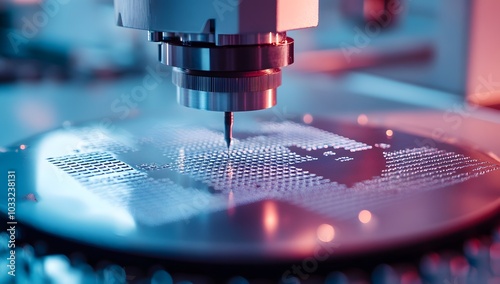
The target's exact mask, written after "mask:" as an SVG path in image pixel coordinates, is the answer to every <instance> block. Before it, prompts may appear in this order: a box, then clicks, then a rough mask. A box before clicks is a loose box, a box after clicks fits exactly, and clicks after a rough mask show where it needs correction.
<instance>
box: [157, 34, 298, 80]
mask: <svg viewBox="0 0 500 284" xmlns="http://www.w3.org/2000/svg"><path fill="white" fill-rule="evenodd" d="M293 45H294V42H293V39H292V38H289V37H287V38H286V40H284V41H283V42H281V43H277V44H262V45H229V46H216V45H211V44H201V43H197V44H194V43H192V44H191V45H188V44H186V43H184V44H183V43H182V42H181V41H175V40H172V41H167V42H162V43H161V44H160V51H159V54H160V61H161V62H162V63H163V64H166V65H169V66H173V67H179V68H182V69H189V70H199V71H216V72H238V71H256V70H264V69H275V68H281V67H285V66H288V65H290V64H292V63H293V60H294V54H293Z"/></svg>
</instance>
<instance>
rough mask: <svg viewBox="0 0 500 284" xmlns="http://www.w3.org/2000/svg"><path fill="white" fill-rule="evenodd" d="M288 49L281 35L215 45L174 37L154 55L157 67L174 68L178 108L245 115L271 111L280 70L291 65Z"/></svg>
mask: <svg viewBox="0 0 500 284" xmlns="http://www.w3.org/2000/svg"><path fill="white" fill-rule="evenodd" d="M204 40H207V41H204ZM215 41H217V42H215ZM293 44H294V42H293V39H291V38H289V37H286V34H285V33H266V34H251V35H219V37H218V38H217V39H216V40H214V39H213V37H207V36H203V35H199V36H197V35H192V34H188V35H187V34H179V35H171V36H170V37H169V38H168V39H166V40H165V38H164V40H163V41H162V42H161V44H160V50H159V55H160V61H161V62H162V63H164V64H166V65H169V66H173V67H174V68H173V72H172V82H173V83H174V84H175V85H176V86H177V101H178V102H179V104H181V105H184V106H186V107H192V108H198V109H203V110H212V111H224V112H234V111H250V110H260V109H266V108H270V107H272V106H274V105H276V102H277V98H276V97H277V88H278V87H279V86H280V85H281V69H280V68H282V67H285V66H288V65H290V64H292V63H293V59H294V58H293Z"/></svg>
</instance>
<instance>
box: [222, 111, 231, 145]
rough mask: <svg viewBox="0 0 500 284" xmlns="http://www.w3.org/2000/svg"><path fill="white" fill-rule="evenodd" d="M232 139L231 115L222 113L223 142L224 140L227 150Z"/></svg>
mask: <svg viewBox="0 0 500 284" xmlns="http://www.w3.org/2000/svg"><path fill="white" fill-rule="evenodd" d="M231 139H233V113H232V112H224V140H226V145H227V149H229V146H230V145H231Z"/></svg>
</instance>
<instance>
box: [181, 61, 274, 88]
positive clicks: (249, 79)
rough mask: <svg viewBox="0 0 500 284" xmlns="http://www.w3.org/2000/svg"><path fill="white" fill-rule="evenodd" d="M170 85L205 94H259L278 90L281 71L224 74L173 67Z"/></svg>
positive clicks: (268, 70) (269, 70)
mask: <svg viewBox="0 0 500 284" xmlns="http://www.w3.org/2000/svg"><path fill="white" fill-rule="evenodd" d="M172 83H174V85H176V86H177V87H180V88H184V89H190V90H197V91H205V92H222V93H231V92H259V91H267V90H269V89H275V88H278V87H279V86H280V85H281V70H280V69H277V68H276V69H267V70H261V71H251V72H230V73H228V74H225V72H224V73H222V72H219V73H217V72H215V73H214V72H207V71H201V72H200V71H191V70H185V69H180V68H175V67H174V68H173V72H172Z"/></svg>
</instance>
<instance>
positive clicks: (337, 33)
mask: <svg viewBox="0 0 500 284" xmlns="http://www.w3.org/2000/svg"><path fill="white" fill-rule="evenodd" d="M499 10H500V4H499V2H498V1H495V0H483V1H468V0H440V1H435V0H418V1H416V0H414V1H412V0H321V1H320V24H319V26H318V27H317V28H313V29H305V30H298V31H292V32H290V33H289V36H291V37H293V38H294V39H295V42H296V60H295V64H294V65H292V66H291V67H287V68H285V69H284V70H285V72H284V74H285V75H284V83H283V86H282V87H280V89H279V93H280V95H279V103H278V106H277V107H276V108H274V109H272V110H266V111H264V112H271V113H274V114H276V115H284V114H286V113H298V114H300V113H309V112H313V110H314V112H315V114H318V115H326V116H345V115H347V116H349V115H351V116H352V117H354V118H356V117H357V116H359V115H360V113H369V112H377V113H384V114H387V113H388V112H390V111H401V110H402V111H404V112H405V113H407V112H406V110H407V109H413V108H421V107H424V108H431V109H436V108H437V109H441V110H445V111H446V110H449V111H450V112H451V114H450V115H449V117H447V118H445V119H443V118H439V119H438V120H439V121H441V122H443V120H448V124H452V123H450V121H451V122H458V121H459V120H460V121H461V120H462V119H463V118H465V116H467V117H469V116H471V113H475V112H477V111H478V109H481V115H483V116H484V115H485V116H487V117H488V118H487V119H486V120H488V121H491V120H492V119H491V117H492V116H493V117H495V116H496V115H495V112H494V111H492V110H484V111H483V108H482V107H483V106H486V107H491V109H494V108H498V105H499V104H500V95H499V94H500V74H499V73H500V70H499V69H500V68H499V67H498V63H500V53H499V52H497V50H500V40H498V37H497V36H495V32H496V29H495V27H498V25H499V24H500V23H499V21H500V20H498V19H497V18H498V17H496V16H495V12H496V11H499ZM229 12H230V11H229ZM115 24H116V20H115V16H114V11H113V1H111V0H87V1H75V0H0V37H1V38H2V40H1V41H0V108H1V111H0V116H1V117H0V119H1V120H2V121H3V123H2V128H3V130H4V133H6V134H4V135H1V136H0V145H1V146H5V145H7V144H9V143H12V142H14V141H18V140H19V139H21V138H23V137H27V136H29V135H33V134H35V133H39V132H43V131H47V130H49V129H52V128H55V127H59V126H61V125H63V124H71V123H75V122H81V121H87V120H92V119H108V118H109V119H115V118H116V117H119V118H120V119H125V118H130V117H132V116H133V115H139V114H143V113H147V114H158V115H167V114H169V115H179V116H184V115H186V116H187V117H192V116H193V115H194V116H195V117H198V118H199V117H202V118H205V117H206V118H210V117H214V119H215V117H217V115H218V114H216V113H215V114H214V113H208V112H202V111H196V110H191V109H186V108H182V107H180V106H177V104H176V102H175V88H174V87H173V86H172V84H171V83H170V70H169V67H166V66H162V65H161V64H160V63H159V62H158V61H157V48H156V46H155V44H153V43H149V42H147V33H146V31H138V30H133V29H124V28H119V27H116V25H115ZM152 72H153V73H152ZM148 74H156V75H157V76H156V77H155V78H156V79H157V82H158V86H156V87H155V88H154V89H153V90H148V94H147V96H146V97H145V98H141V99H139V100H132V101H130V99H127V97H130V96H129V95H130V92H131V90H133V88H134V86H138V85H139V86H140V85H141V84H142V83H141V82H142V80H143V79H144V76H147V75H148ZM471 103H472V108H471V107H470V106H471ZM478 106H481V108H479V107H478ZM464 113H467V114H466V115H464ZM238 115H240V114H238ZM241 115H245V114H241ZM352 117H351V118H352ZM236 119H237V118H236ZM493 120H495V119H493ZM445 122H446V121H445ZM495 122H496V120H495ZM235 127H237V125H236V126H235ZM236 130H237V128H236Z"/></svg>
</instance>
